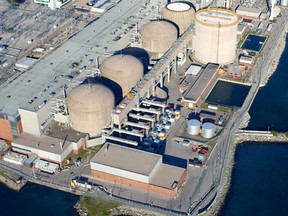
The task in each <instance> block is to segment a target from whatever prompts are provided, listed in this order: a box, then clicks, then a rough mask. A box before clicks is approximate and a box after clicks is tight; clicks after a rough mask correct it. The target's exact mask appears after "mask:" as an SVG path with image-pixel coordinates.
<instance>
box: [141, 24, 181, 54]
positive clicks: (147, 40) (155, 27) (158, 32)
mask: <svg viewBox="0 0 288 216" xmlns="http://www.w3.org/2000/svg"><path fill="white" fill-rule="evenodd" d="M140 33H141V35H142V48H143V49H145V50H146V51H148V52H150V54H151V55H152V56H151V58H155V59H159V58H161V56H162V55H163V54H164V53H165V52H166V51H167V50H168V49H169V48H170V47H171V45H172V43H173V42H174V41H176V40H177V36H178V30H177V28H176V27H175V26H174V25H173V24H171V23H169V22H167V21H164V20H154V21H151V22H149V23H147V24H145V25H143V26H142V28H141V30H140Z"/></svg>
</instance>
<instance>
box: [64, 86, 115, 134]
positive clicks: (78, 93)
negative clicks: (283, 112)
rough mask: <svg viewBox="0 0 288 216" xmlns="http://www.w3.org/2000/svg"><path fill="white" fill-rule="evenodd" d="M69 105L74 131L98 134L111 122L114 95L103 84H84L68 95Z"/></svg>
mask: <svg viewBox="0 0 288 216" xmlns="http://www.w3.org/2000/svg"><path fill="white" fill-rule="evenodd" d="M67 105H68V111H69V118H70V122H71V126H72V128H73V129H75V130H77V131H79V132H82V133H89V134H98V133H100V132H101V129H102V128H103V127H105V126H107V125H108V124H109V122H110V118H111V112H112V110H113V109H114V94H113V92H112V91H111V90H110V89H109V88H108V87H106V86H104V85H102V84H83V85H79V86H77V87H76V88H75V89H73V90H72V91H71V92H70V93H69V94H68V97H67Z"/></svg>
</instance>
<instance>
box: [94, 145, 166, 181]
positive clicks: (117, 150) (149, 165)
mask: <svg viewBox="0 0 288 216" xmlns="http://www.w3.org/2000/svg"><path fill="white" fill-rule="evenodd" d="M107 147H108V150H107V151H106V148H107ZM159 160H161V161H162V156H161V155H157V154H154V153H150V152H145V151H141V150H138V149H133V148H129V147H125V146H120V145H115V144H112V143H106V144H105V145H104V146H103V147H102V148H101V149H100V151H99V152H98V153H97V154H96V155H95V156H94V158H93V159H92V160H91V162H92V163H93V162H94V163H98V164H102V165H105V166H110V167H114V168H117V169H122V170H126V171H129V172H134V173H138V174H142V175H146V176H148V175H149V174H150V173H151V171H152V170H153V168H154V167H155V166H156V164H157V162H158V161H159Z"/></svg>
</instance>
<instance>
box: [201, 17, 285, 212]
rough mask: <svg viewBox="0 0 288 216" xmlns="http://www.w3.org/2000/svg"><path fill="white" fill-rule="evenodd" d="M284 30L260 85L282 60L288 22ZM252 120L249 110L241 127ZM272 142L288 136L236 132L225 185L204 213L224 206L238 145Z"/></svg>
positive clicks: (228, 159) (229, 151)
mask: <svg viewBox="0 0 288 216" xmlns="http://www.w3.org/2000/svg"><path fill="white" fill-rule="evenodd" d="M284 28H285V29H284V31H283V32H282V35H280V40H279V41H278V43H277V46H276V47H277V48H275V49H274V52H273V58H272V59H271V60H270V61H271V64H270V65H269V67H268V69H267V71H266V73H265V74H264V78H263V79H262V81H261V84H260V87H264V86H266V84H267V83H268V81H269V79H270V77H271V76H272V75H273V74H274V72H275V71H276V69H277V67H278V64H279V62H280V58H281V56H282V53H283V51H284V49H285V46H286V37H287V34H288V23H286V26H285V27H284ZM249 121H250V115H249V113H248V111H247V112H246V114H245V117H244V119H243V120H242V122H241V124H240V126H241V127H240V129H241V128H245V127H246V126H247V125H248V124H249ZM248 141H251V142H260V143H264V142H271V143H276V142H288V137H286V136H285V135H283V134H279V135H278V136H272V137H271V136H258V135H252V134H251V135H243V134H238V135H237V134H235V135H234V137H233V139H232V141H231V142H232V143H231V146H230V148H229V149H228V156H227V165H226V167H225V169H224V185H223V187H222V188H221V189H220V190H219V192H218V194H217V196H216V198H215V200H214V201H213V203H212V204H211V205H210V207H209V208H208V209H207V211H206V212H205V213H203V215H205V216H215V215H218V214H219V212H220V210H221V208H222V207H223V205H224V203H225V200H226V197H227V195H228V193H229V190H230V187H231V181H232V172H233V168H234V163H235V153H236V150H237V146H238V145H239V144H242V143H244V142H248Z"/></svg>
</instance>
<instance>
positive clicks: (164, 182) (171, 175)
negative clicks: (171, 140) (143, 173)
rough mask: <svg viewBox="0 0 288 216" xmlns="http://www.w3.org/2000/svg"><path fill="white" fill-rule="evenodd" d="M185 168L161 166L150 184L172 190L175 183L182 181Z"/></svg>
mask: <svg viewBox="0 0 288 216" xmlns="http://www.w3.org/2000/svg"><path fill="white" fill-rule="evenodd" d="M185 170H186V169H184V168H181V167H176V166H171V165H168V164H161V166H160V167H159V169H158V170H157V171H156V173H155V174H154V176H153V177H152V179H151V181H150V184H152V185H156V186H160V187H164V188H169V189H172V185H173V183H174V182H177V184H178V182H179V181H180V179H181V177H182V176H183V175H184V173H185Z"/></svg>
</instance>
